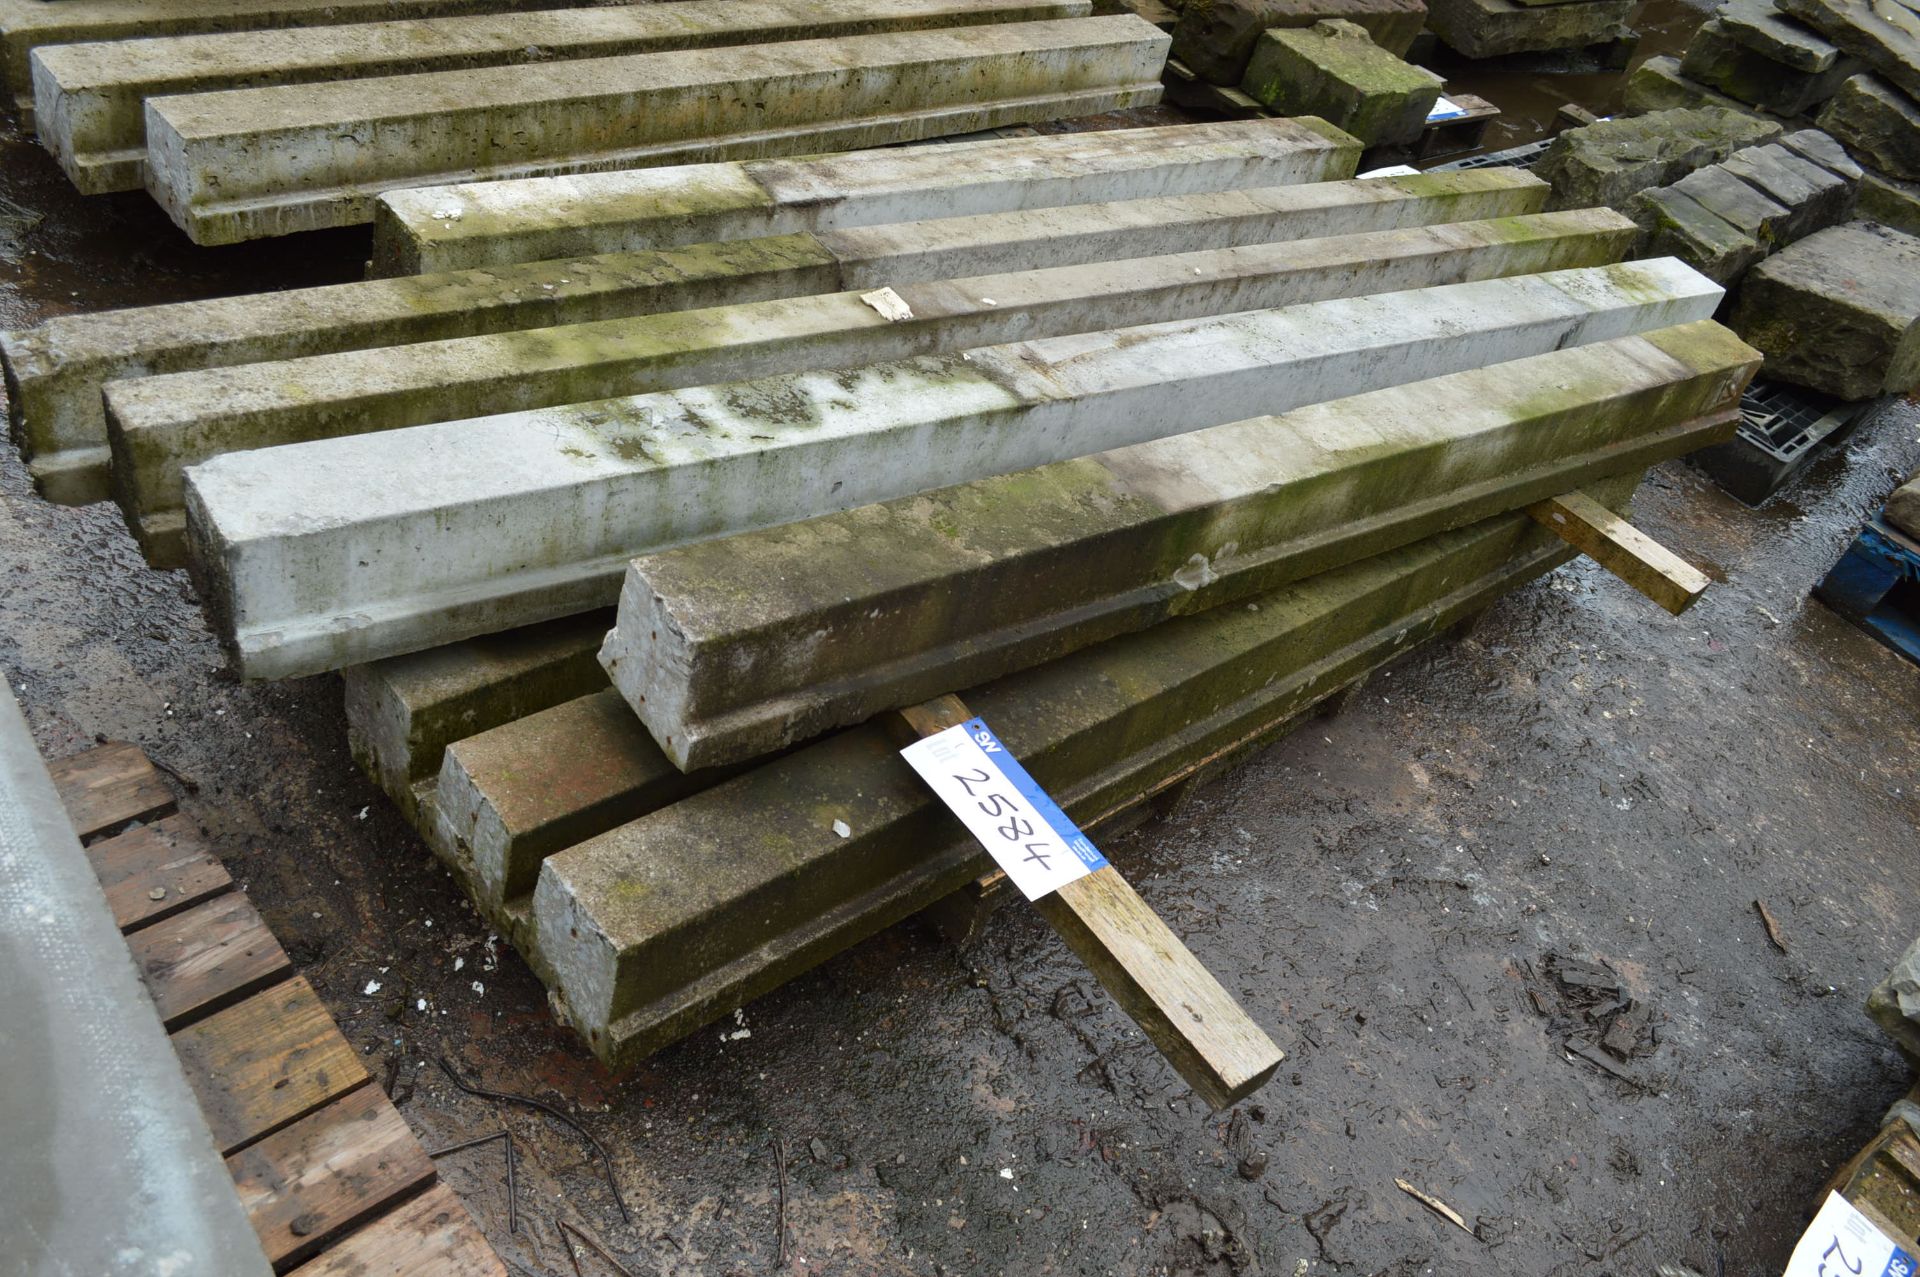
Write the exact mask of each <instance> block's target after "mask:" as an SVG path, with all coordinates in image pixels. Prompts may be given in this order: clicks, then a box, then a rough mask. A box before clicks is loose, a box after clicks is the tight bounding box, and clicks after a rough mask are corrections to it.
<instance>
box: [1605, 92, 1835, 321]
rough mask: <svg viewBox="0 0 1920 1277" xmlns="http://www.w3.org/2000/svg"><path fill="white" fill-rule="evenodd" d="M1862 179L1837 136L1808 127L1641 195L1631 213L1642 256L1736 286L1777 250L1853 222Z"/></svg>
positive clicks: (1630, 206) (1633, 202)
mask: <svg viewBox="0 0 1920 1277" xmlns="http://www.w3.org/2000/svg"><path fill="white" fill-rule="evenodd" d="M1860 176H1861V174H1860V166H1859V165H1857V164H1855V163H1854V162H1853V161H1852V160H1851V159H1849V158H1848V157H1847V153H1846V152H1845V151H1844V150H1842V149H1841V147H1840V146H1839V144H1838V143H1836V142H1835V141H1834V140H1833V139H1832V138H1831V137H1828V136H1827V135H1826V134H1825V133H1821V132H1819V131H1818V130H1816V129H1802V130H1799V131H1797V132H1794V133H1789V134H1786V135H1785V136H1783V137H1782V138H1780V140H1779V141H1777V142H1770V143H1768V144H1767V145H1765V146H1749V147H1743V148H1742V149H1740V150H1738V151H1735V152H1734V153H1733V154H1732V155H1730V156H1728V157H1727V158H1726V159H1724V160H1722V161H1720V162H1719V163H1717V164H1709V165H1706V166H1705V167H1702V168H1697V169H1695V170H1693V171H1692V172H1691V173H1688V174H1687V175H1686V176H1684V177H1682V178H1680V179H1679V180H1678V181H1676V182H1673V183H1672V184H1670V185H1667V186H1656V187H1653V188H1651V189H1649V190H1644V191H1641V192H1640V193H1639V194H1638V195H1635V196H1633V197H1632V198H1631V199H1630V200H1628V201H1627V205H1626V210H1625V211H1626V213H1627V215H1628V216H1629V217H1631V218H1633V220H1634V221H1635V222H1638V223H1639V224H1640V228H1641V230H1642V231H1643V232H1644V233H1645V234H1644V236H1643V238H1642V240H1641V244H1640V247H1639V249H1638V252H1639V254H1640V255H1642V256H1652V257H1678V258H1679V259H1680V260H1682V261H1684V262H1686V263H1687V264H1688V265H1689V266H1692V267H1693V268H1694V269H1695V270H1697V271H1699V272H1700V273H1701V274H1703V275H1706V276H1707V277H1708V278H1710V279H1713V280H1716V281H1718V282H1719V283H1721V284H1726V285H1729V286H1731V285H1732V284H1733V283H1735V282H1736V281H1737V280H1739V279H1740V277H1741V276H1743V275H1745V274H1746V272H1747V270H1748V268H1749V267H1751V266H1754V265H1755V264H1757V263H1758V262H1759V261H1760V260H1761V259H1762V258H1764V257H1766V256H1767V255H1768V254H1770V253H1772V252H1774V251H1775V250H1776V249H1781V248H1785V247H1786V246H1787V245H1788V244H1791V243H1793V242H1794V241H1796V240H1801V239H1805V238H1806V237H1807V236H1809V235H1811V234H1813V233H1814V232H1816V231H1821V230H1825V229H1826V228H1827V227H1829V226H1835V225H1838V224H1839V223H1841V222H1844V221H1846V220H1847V219H1848V218H1850V217H1851V216H1852V215H1853V210H1854V206H1855V204H1856V203H1857V202H1858V199H1859V187H1860Z"/></svg>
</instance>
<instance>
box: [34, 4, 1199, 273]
mask: <svg viewBox="0 0 1920 1277" xmlns="http://www.w3.org/2000/svg"><path fill="white" fill-rule="evenodd" d="M68 2H70V0H68ZM1167 45H1168V38H1167V37H1166V36H1165V35H1164V34H1162V33H1161V32H1160V31H1159V30H1158V29H1157V28H1155V27H1154V26H1153V25H1152V24H1151V23H1148V22H1145V21H1144V20H1142V19H1140V18H1138V17H1135V16H1134V15H1132V14H1130V13H1129V14H1119V15H1115V16H1111V17H1088V18H1073V19H1064V20H1056V21H1040V22H1016V23H1004V24H994V25H989V26H980V27H968V28H958V29H953V28H936V29H932V30H925V31H913V32H895V33H881V34H876V35H856V36H844V37H837V38H832V39H819V40H794V41H786V42H782V43H777V44H763V45H754V46H742V47H738V48H726V49H691V50H681V51H675V52H666V53H642V54H631V55H627V56H624V57H610V58H587V59H582V60H578V61H564V62H552V63H545V64H542V66H541V68H540V73H539V74H538V75H528V74H526V73H525V72H524V71H522V70H520V69H519V68H515V67H481V68H475V69H471V70H463V71H434V72H427V73H424V74H420V75H399V76H379V77H372V78H367V79H359V80H340V81H330V82H326V83H321V84H299V85H287V86H282V87H264V88H253V89H233V90H228V91H226V92H220V93H189V94H181V95H177V96H172V97H161V98H154V99H152V100H151V101H149V102H148V103H147V120H146V133H147V158H146V177H147V189H148V191H149V193H150V194H152V195H153V197H154V198H155V199H156V200H157V201H158V202H159V204H160V206H161V207H162V208H163V209H164V210H166V212H167V214H168V215H169V216H170V217H172V218H173V220H174V221H175V223H176V224H178V225H179V226H180V227H181V228H182V229H183V230H185V231H186V232H187V234H188V235H189V236H190V237H191V238H192V239H193V240H194V241H195V242H196V243H200V244H231V243H236V242H239V241H241V240H247V239H256V238H260V237H262V236H268V235H284V234H289V233H292V232H294V231H301V230H313V229H317V228H320V227H327V226H346V225H353V224H356V223H360V222H366V221H370V220H372V218H373V215H374V214H373V201H374V198H375V197H376V196H377V195H378V194H379V193H380V192H382V191H387V190H394V189H398V188H401V187H408V186H419V185H422V184H424V183H435V182H449V181H482V180H492V179H510V178H526V177H534V176H541V175H549V174H560V173H576V172H585V171H592V170H599V169H619V168H634V167H640V166H647V165H659V164H672V163H679V162H686V161H689V160H695V159H716V158H719V159H725V158H756V157H761V156H769V155H787V154H797V153H805V152H814V151H821V150H831V149H845V148H850V147H858V146H874V145H879V144H883V143H889V142H904V141H912V140H915V139H919V138H926V137H936V136H940V135H942V134H948V133H956V132H966V131H969V130H972V129H985V128H994V127H999V126H1002V125H1007V124H1016V123H1024V122H1029V121H1033V120H1040V119H1048V118H1053V117H1057V116H1072V115H1083V114H1093V113H1098V112H1100V111H1105V110H1113V109H1118V108H1122V107H1127V106H1138V105H1144V104H1150V103H1152V102H1155V101H1157V100H1158V99H1159V94H1160V82H1159V73H1160V69H1161V66H1162V64H1163V63H1164V61H1165V58H1166V51H1167ZM348 140H350V141H351V144H350V145H346V144H343V142H345V141H348Z"/></svg>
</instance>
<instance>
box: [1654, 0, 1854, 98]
mask: <svg viewBox="0 0 1920 1277" xmlns="http://www.w3.org/2000/svg"><path fill="white" fill-rule="evenodd" d="M1860 67H1861V64H1860V62H1859V60H1858V59H1856V58H1854V57H1852V56H1851V55H1849V54H1848V53H1846V52H1845V51H1844V50H1842V49H1841V48H1839V47H1838V46H1837V45H1835V44H1834V43H1832V42H1831V41H1829V40H1828V39H1827V38H1826V37H1824V36H1823V35H1821V34H1820V33H1819V32H1818V31H1816V30H1814V29H1813V28H1812V27H1809V26H1807V25H1806V24H1805V23H1802V22H1800V21H1798V20H1797V19H1795V18H1792V17H1789V16H1788V15H1786V14H1784V13H1782V12H1781V11H1780V10H1779V9H1778V8H1776V7H1775V4H1774V0H1728V3H1726V4H1723V5H1721V6H1720V7H1719V8H1718V9H1716V10H1715V11H1714V13H1713V15H1712V16H1711V17H1709V18H1708V19H1707V20H1706V22H1704V23H1702V24H1701V26H1700V29H1699V30H1698V31H1696V32H1694V35H1693V38H1692V40H1691V41H1690V42H1689V43H1688V45H1687V48H1686V52H1685V54H1684V55H1683V56H1682V57H1679V58H1672V57H1659V58H1650V59H1648V60H1647V62H1646V63H1644V64H1643V65H1642V66H1640V67H1639V68H1638V69H1637V70H1636V71H1635V72H1634V74H1633V76H1632V77H1631V78H1630V80H1629V81H1628V86H1627V95H1626V105H1627V107H1628V109H1629V110H1634V111H1654V110H1663V109H1668V108H1672V107H1698V106H1719V107H1726V108H1729V109H1732V110H1740V111H1747V112H1752V113H1755V114H1759V115H1762V116H1766V117H1769V118H1779V119H1782V120H1791V119H1796V118H1798V117H1800V116H1802V115H1806V114H1808V113H1809V112H1812V111H1815V110H1817V109H1818V108H1819V106H1820V104H1821V103H1823V102H1825V101H1826V100H1827V99H1829V98H1831V97H1832V96H1833V95H1834V94H1835V93H1836V92H1838V91H1839V89H1840V86H1841V85H1842V84H1844V83H1845V82H1846V80H1847V78H1848V77H1849V76H1851V75H1853V74H1855V73H1856V72H1858V71H1859V70H1860Z"/></svg>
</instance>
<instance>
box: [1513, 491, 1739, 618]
mask: <svg viewBox="0 0 1920 1277" xmlns="http://www.w3.org/2000/svg"><path fill="white" fill-rule="evenodd" d="M1527 513H1528V514H1530V515H1532V516H1533V519H1534V522H1536V523H1539V524H1541V525H1542V526H1544V527H1547V528H1551V529H1552V530H1553V531H1554V532H1555V533H1557V534H1558V535H1559V537H1560V539H1561V540H1563V541H1565V542H1566V543H1567V544H1568V545H1570V546H1572V547H1574V548H1575V549H1576V550H1579V551H1580V552H1581V553H1582V554H1584V555H1586V556H1587V557H1588V558H1590V559H1592V560H1593V561H1594V562H1595V563H1598V564H1599V565H1600V566H1601V567H1603V568H1605V569H1606V570H1607V571H1609V572H1611V573H1613V574H1614V575H1615V576H1617V577H1619V578H1620V579H1621V580H1622V581H1625V582H1626V583H1627V584H1628V585H1631V586H1632V587H1633V588H1634V589H1636V590H1638V591H1640V593H1642V594H1644V595H1646V596H1647V597H1648V598H1650V599H1652V600H1653V601H1654V602H1655V603H1658V604H1659V605H1660V606H1661V607H1663V608H1665V609H1667V611H1669V612H1671V613H1673V614H1674V615H1675V616H1678V615H1680V614H1681V613H1682V612H1684V611H1686V610H1687V609H1688V608H1690V607H1692V606H1693V604H1694V601H1695V600H1696V599H1698V598H1699V597H1700V595H1701V594H1702V593H1704V592H1705V591H1706V588H1707V586H1708V585H1709V584H1711V582H1710V580H1709V579H1708V577H1707V574H1706V573H1704V572H1702V571H1700V569H1698V568H1696V567H1694V566H1693V565H1692V564H1691V563H1688V562H1687V561H1686V560H1685V559H1683V558H1681V557H1680V556H1679V555H1677V554H1675V553H1674V552H1673V551H1671V550H1669V549H1667V547H1665V546H1664V545H1661V544H1660V543H1659V542H1658V541H1655V540H1654V539H1653V538H1652V537H1650V536H1648V535H1647V534H1646V533H1644V532H1642V531H1641V530H1640V529H1638V528H1636V527H1634V526H1633V525H1632V524H1631V523H1628V522H1627V521H1626V520H1625V519H1623V518H1621V517H1620V516H1619V515H1617V514H1615V513H1614V512H1613V511H1611V510H1609V509H1607V508H1606V507H1605V506H1603V505H1601V504H1600V503H1599V502H1598V501H1595V500H1594V499H1593V498H1592V497H1590V496H1588V495H1587V494H1586V493H1584V492H1567V493H1563V494H1561V495H1560V496H1557V497H1553V498H1551V499H1550V500H1546V501H1542V502H1539V503H1538V504H1536V505H1531V506H1528V507H1527Z"/></svg>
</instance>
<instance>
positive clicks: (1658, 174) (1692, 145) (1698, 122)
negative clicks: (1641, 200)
mask: <svg viewBox="0 0 1920 1277" xmlns="http://www.w3.org/2000/svg"><path fill="white" fill-rule="evenodd" d="M1779 136H1780V126H1779V125H1777V124H1768V123H1764V122H1762V121H1759V120H1756V119H1754V118H1753V117H1751V116H1748V115H1743V114H1739V113H1737V112H1733V111H1721V110H1715V109H1713V108H1711V107H1703V108H1700V109H1698V110H1674V111H1656V112H1654V113H1653V114H1651V115H1638V116H1633V117H1631V118H1626V119H1611V120H1602V121H1600V122H1599V123H1598V124H1589V125H1586V126H1584V127H1582V128H1577V129H1568V130H1567V131H1566V132H1564V133H1562V134H1560V135H1559V136H1558V137H1556V138H1555V139H1554V140H1553V144H1552V145H1551V146H1549V147H1548V148H1547V152H1546V154H1545V155H1542V156H1541V157H1540V159H1539V160H1538V161H1537V162H1536V163H1535V164H1534V172H1535V173H1537V174H1539V175H1540V176H1541V177H1544V178H1546V179H1547V181H1548V182H1550V183H1551V184H1552V185H1553V195H1552V196H1551V197H1550V198H1549V200H1548V203H1549V205H1550V206H1552V207H1558V208H1591V207H1596V206H1600V205H1606V206H1610V207H1618V206H1624V205H1625V204H1626V202H1627V201H1628V200H1629V199H1630V198H1632V197H1633V195H1635V194H1636V193H1637V192H1640V191H1643V190H1646V189H1648V188H1649V187H1654V186H1667V185H1670V184H1672V183H1673V182H1676V181H1678V180H1679V179H1680V178H1681V177H1683V176H1685V175H1686V174H1687V173H1690V172H1692V171H1693V170H1694V169H1696V168H1700V167H1702V166H1703V165H1707V164H1712V163H1715V162H1716V161H1719V160H1723V159H1725V158H1726V157H1727V156H1729V155H1731V154H1733V153H1734V152H1735V151H1737V150H1739V149H1741V148H1742V147H1747V146H1759V145H1762V144H1764V143H1767V142H1771V141H1773V140H1774V139H1775V138H1777V137H1779Z"/></svg>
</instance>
